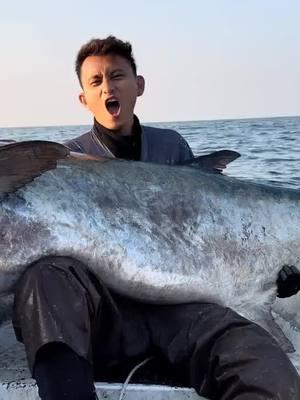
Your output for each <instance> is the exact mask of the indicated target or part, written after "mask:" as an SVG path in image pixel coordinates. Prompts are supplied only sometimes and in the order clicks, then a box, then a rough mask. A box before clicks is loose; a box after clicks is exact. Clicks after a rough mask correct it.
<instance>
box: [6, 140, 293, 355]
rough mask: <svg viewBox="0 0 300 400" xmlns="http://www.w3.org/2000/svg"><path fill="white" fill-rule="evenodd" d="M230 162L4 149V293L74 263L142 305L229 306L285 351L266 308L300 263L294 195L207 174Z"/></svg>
mask: <svg viewBox="0 0 300 400" xmlns="http://www.w3.org/2000/svg"><path fill="white" fill-rule="evenodd" d="M236 157H237V155H236V153H233V152H232V153H231V152H221V153H216V154H215V155H212V156H207V157H202V158H199V159H198V164H199V163H200V164H201V166H202V167H201V168H199V166H196V167H195V166H193V164H192V165H191V166H167V165H156V164H150V163H141V162H130V161H122V160H103V161H99V160H85V159H83V160H80V159H74V157H72V155H70V152H69V150H68V149H67V148H66V147H64V146H63V145H59V144H56V143H51V142H24V143H19V144H9V145H5V146H4V147H2V148H0V294H2V295H5V294H7V293H11V292H12V291H13V287H14V284H15V282H16V281H17V279H18V278H19V276H20V274H21V273H22V271H24V269H25V268H26V267H27V266H28V265H30V263H32V262H33V261H35V260H37V259H39V258H41V257H43V256H46V255H64V256H72V257H74V258H76V259H78V260H80V261H82V262H83V263H85V264H86V265H87V266H88V267H89V268H90V269H91V270H93V271H94V272H95V273H96V274H97V275H98V276H99V277H100V278H101V279H102V281H104V282H105V284H106V285H107V286H108V287H109V288H112V289H114V290H116V291H118V292H120V293H122V294H125V295H128V296H131V297H133V298H136V299H139V300H144V301H149V302H156V303H162V304H163V303H164V304H165V303H184V302H192V301H206V302H207V301H210V302H216V303H219V304H222V305H225V306H229V307H232V308H233V309H234V310H236V311H237V312H239V313H240V314H242V315H244V316H246V317H248V318H250V319H251V320H253V321H255V322H257V323H259V324H260V325H262V326H263V327H265V328H266V329H267V330H268V331H269V332H270V333H272V334H273V335H274V336H275V337H276V338H277V339H278V340H279V341H280V343H281V344H282V346H283V347H284V348H285V350H287V351H289V350H291V349H292V347H291V345H290V343H289V342H288V340H287V339H286V338H285V336H284V334H283V333H282V331H281V330H280V328H279V327H278V326H277V325H276V324H275V322H274V321H273V318H272V316H271V305H272V303H273V302H274V300H275V297H276V279H277V274H278V272H279V270H280V269H281V267H282V266H283V265H286V264H288V265H300V192H299V191H296V190H291V189H283V188H274V187H268V186H264V185H257V184H253V183H249V182H243V181H239V180H237V179H233V178H229V177H226V176H223V175H220V174H213V173H211V172H212V170H214V171H216V170H217V171H218V170H220V169H222V168H224V167H225V166H226V164H227V163H228V162H230V161H232V160H233V159H234V158H236ZM83 158H85V157H84V156H83ZM195 161H197V160H195ZM194 164H195V163H194ZM196 164H197V163H196Z"/></svg>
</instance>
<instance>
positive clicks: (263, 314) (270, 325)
mask: <svg viewBox="0 0 300 400" xmlns="http://www.w3.org/2000/svg"><path fill="white" fill-rule="evenodd" d="M244 316H245V317H246V318H248V319H250V320H251V321H253V322H255V323H256V324H258V325H260V326H261V327H262V328H264V329H265V330H266V331H268V332H269V333H270V334H271V335H272V336H273V337H274V338H275V339H276V340H277V342H278V344H279V345H280V347H281V348H282V349H283V351H285V352H286V353H293V352H294V351H295V348H294V346H293V344H292V342H291V341H290V340H289V339H288V338H287V337H286V336H285V334H284V332H283V331H282V329H281V328H280V326H279V325H278V324H277V323H276V321H275V320H274V318H273V316H272V313H271V309H269V308H267V309H261V308H260V307H257V308H252V309H251V310H247V313H246V314H245V313H244Z"/></svg>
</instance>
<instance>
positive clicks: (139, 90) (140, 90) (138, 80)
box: [136, 75, 145, 96]
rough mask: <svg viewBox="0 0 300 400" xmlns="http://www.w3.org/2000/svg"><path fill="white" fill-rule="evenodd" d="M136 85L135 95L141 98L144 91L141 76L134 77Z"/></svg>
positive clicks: (143, 81)
mask: <svg viewBox="0 0 300 400" xmlns="http://www.w3.org/2000/svg"><path fill="white" fill-rule="evenodd" d="M136 83H137V95H138V96H141V95H142V94H143V93H144V90H145V79H144V77H143V76H142V75H138V76H137V77H136Z"/></svg>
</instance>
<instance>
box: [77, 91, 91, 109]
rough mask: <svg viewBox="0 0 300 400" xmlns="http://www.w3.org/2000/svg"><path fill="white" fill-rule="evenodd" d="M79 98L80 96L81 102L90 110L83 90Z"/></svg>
mask: <svg viewBox="0 0 300 400" xmlns="http://www.w3.org/2000/svg"><path fill="white" fill-rule="evenodd" d="M78 98H79V101H80V103H81V104H82V105H83V106H84V107H85V108H86V109H88V110H89V107H88V105H87V102H86V98H85V95H84V93H83V92H81V93H80V94H79V96H78Z"/></svg>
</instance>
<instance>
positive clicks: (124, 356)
mask: <svg viewBox="0 0 300 400" xmlns="http://www.w3.org/2000/svg"><path fill="white" fill-rule="evenodd" d="M76 72H77V75H78V78H79V81H80V84H81V87H82V92H81V94H80V96H79V99H80V102H81V103H82V104H83V105H84V106H85V107H86V108H87V109H88V110H90V111H91V113H92V114H93V115H94V118H95V119H94V126H93V128H92V130H91V131H90V132H88V133H86V134H84V135H82V136H80V137H79V138H76V139H74V140H71V141H70V142H69V143H67V145H68V146H69V148H70V149H71V150H73V151H79V152H84V153H89V154H92V155H96V156H99V155H100V156H108V157H118V158H124V159H130V160H141V161H145V162H155V163H168V164H176V163H180V162H182V161H184V160H187V159H190V158H191V157H192V156H193V155H192V152H191V150H190V148H189V146H188V144H187V143H186V142H185V140H184V139H183V138H182V137H181V136H180V135H179V134H178V133H177V132H175V131H172V130H167V129H156V128H152V127H144V126H141V125H140V123H139V120H138V118H137V117H136V116H134V107H135V102H136V99H137V97H138V96H141V95H142V94H143V91H144V85H145V83H144V79H143V77H142V76H140V75H137V74H136V65H135V61H134V58H133V55H132V51H131V46H130V44H129V43H124V42H122V41H121V40H118V39H116V38H114V37H108V38H106V39H103V40H100V39H95V40H91V41H90V42H89V43H87V44H86V45H84V46H83V47H82V48H81V50H80V51H79V53H78V56H77V60H76ZM294 272H295V271H294V270H293V267H291V266H285V267H284V269H283V270H282V274H283V275H281V276H280V277H279V283H280V285H281V294H284V290H285V288H286V286H285V285H284V282H287V281H289V279H290V278H289V277H290V275H293V274H294ZM296 272H297V271H296ZM296 272H295V273H296ZM293 276H294V275H293ZM280 285H279V286H280ZM297 290H298V287H297V288H292V290H291V292H293V291H295V292H296V291H297ZM13 322H14V327H15V331H16V334H17V337H18V339H19V340H21V341H23V342H24V344H25V348H26V352H27V358H28V362H29V366H30V369H31V371H32V374H33V376H34V377H35V378H36V380H37V384H38V387H39V393H40V396H41V398H42V399H43V400H53V399H66V400H68V399H72V400H77V399H78V400H79V399H80V400H89V399H94V398H96V397H95V393H94V386H93V381H94V378H95V377H97V376H103V375H104V374H105V373H106V372H107V371H109V372H110V374H112V375H114V374H119V375H118V376H120V374H121V376H122V374H123V375H124V374H125V375H126V373H128V371H129V370H130V368H131V367H132V365H135V364H136V363H137V362H140V361H141V360H143V359H145V358H146V357H149V356H153V355H155V356H156V357H158V358H160V359H161V360H163V361H164V362H165V363H166V364H167V365H168V366H169V368H170V369H172V370H173V371H174V373H175V372H176V373H177V376H180V377H181V379H182V382H183V383H184V384H187V385H191V386H192V387H194V388H195V389H196V391H197V392H198V393H199V394H202V395H203V396H207V397H208V398H210V399H212V400H229V399H230V400H261V399H278V400H279V399H284V400H292V399H298V398H300V380H299V377H298V374H297V372H296V370H295V369H294V367H293V366H292V364H291V363H290V361H289V359H288V358H287V356H286V355H285V354H284V353H283V351H282V350H281V349H280V348H279V346H278V344H277V343H276V341H275V340H274V339H273V338H272V337H271V336H270V335H269V334H268V333H267V332H266V331H264V330H263V329H262V328H260V327H259V326H257V325H255V324H253V323H252V322H250V321H247V320H246V319H244V318H242V317H241V316H239V315H238V314H236V313H235V312H234V311H232V310H230V309H227V308H224V307H221V306H218V305H216V304H208V303H207V304H200V303H193V304H184V305H172V306H171V305H169V306H166V305H164V306H159V305H150V304H145V303H142V302H136V301H134V300H131V299H128V298H125V297H123V296H120V295H118V294H117V293H114V292H112V291H109V290H108V289H107V288H106V287H105V286H104V285H103V284H102V282H100V281H99V280H98V279H97V278H96V277H95V276H94V275H93V274H91V273H90V272H89V271H88V270H87V269H86V267H85V266H84V265H82V264H81V263H80V262H78V261H77V260H74V259H71V258H67V257H47V258H44V259H42V260H39V261H37V262H36V263H34V264H33V265H32V266H31V268H29V269H28V270H27V271H26V272H25V273H24V275H23V276H22V278H21V279H20V281H19V283H18V287H17V291H16V296H15V306H14V320H13Z"/></svg>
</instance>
